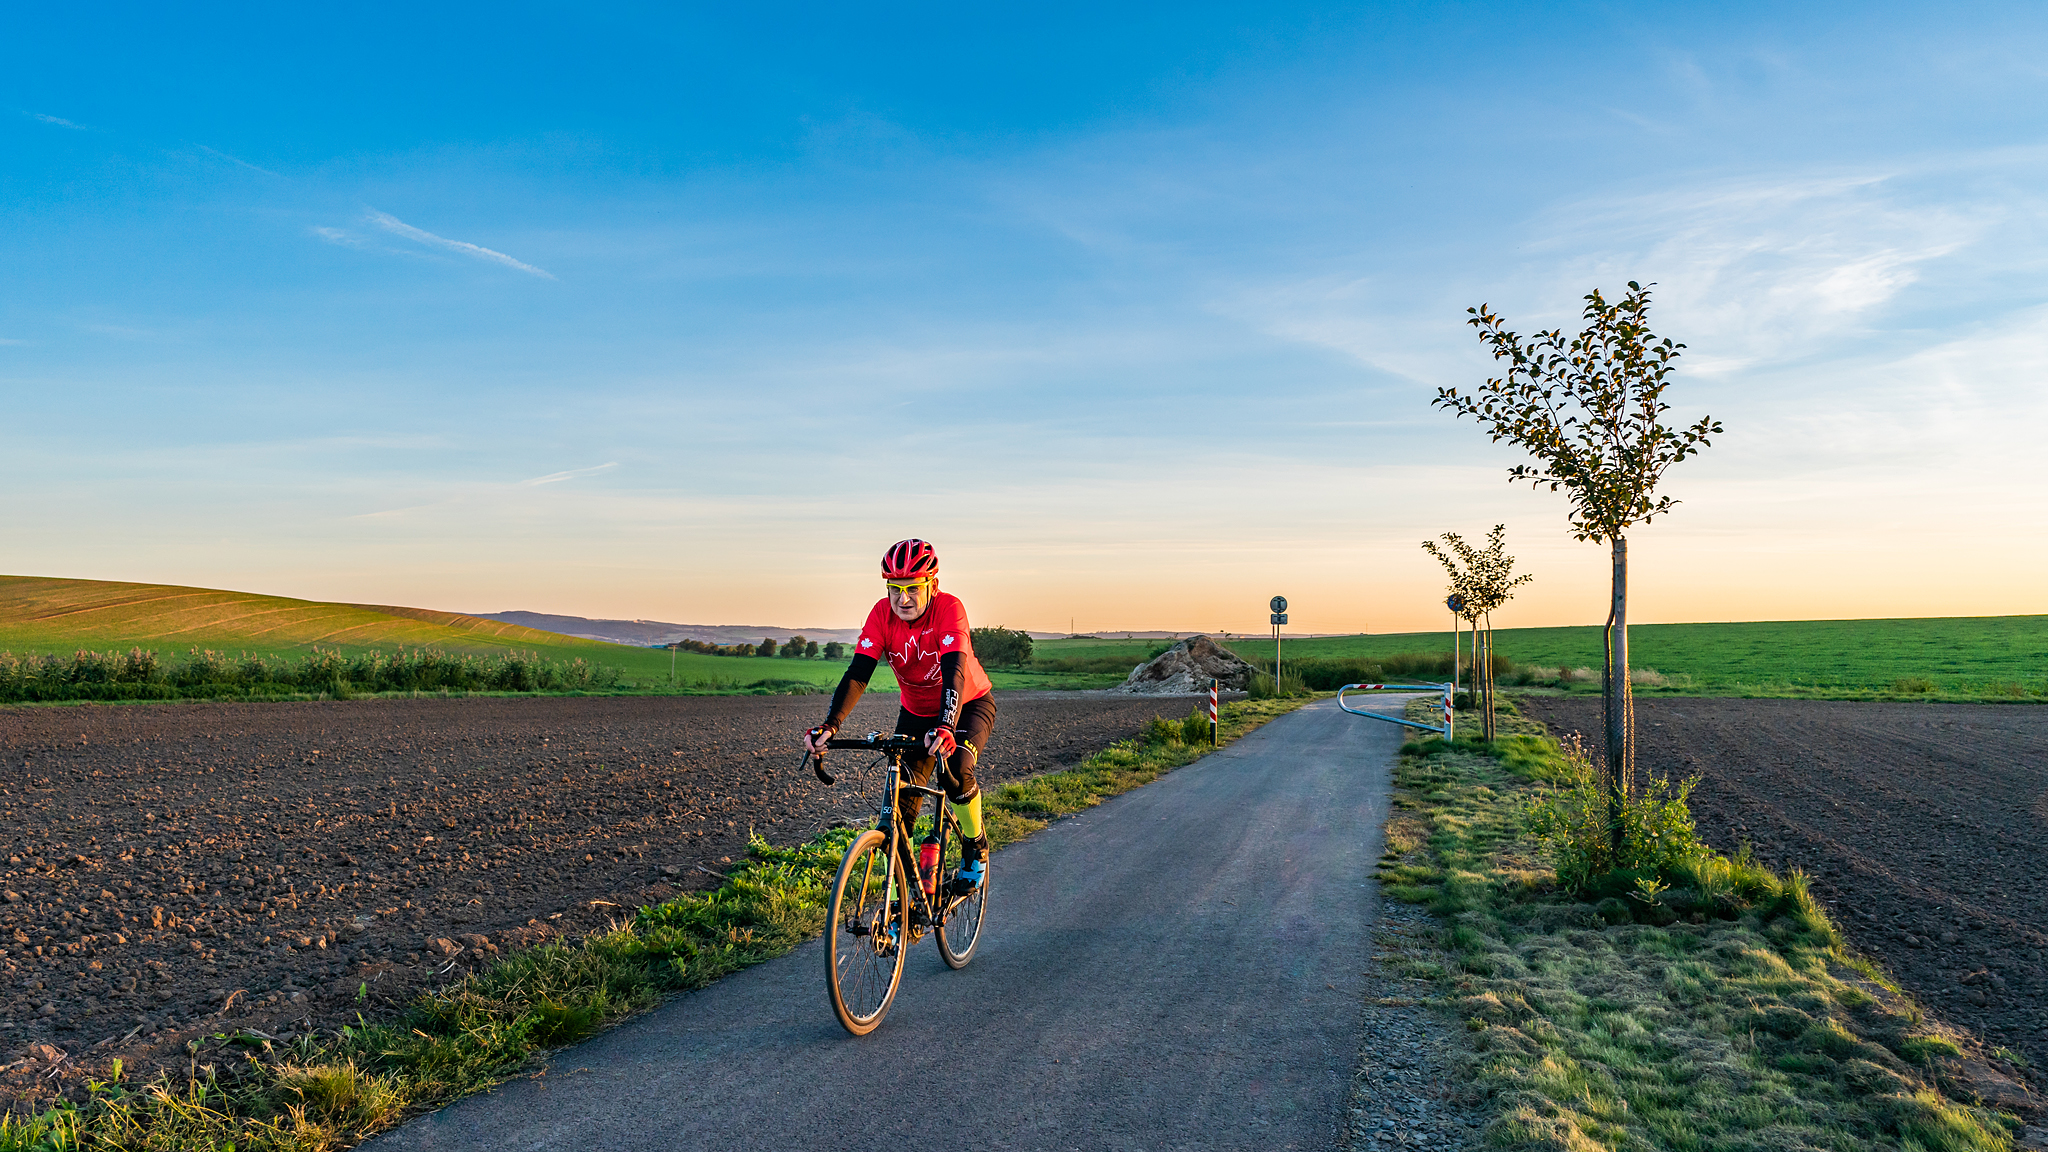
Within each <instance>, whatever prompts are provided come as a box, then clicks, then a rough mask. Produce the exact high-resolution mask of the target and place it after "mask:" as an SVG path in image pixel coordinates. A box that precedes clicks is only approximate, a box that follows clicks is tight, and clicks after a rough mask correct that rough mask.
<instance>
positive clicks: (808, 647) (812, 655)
mask: <svg viewBox="0 0 2048 1152" xmlns="http://www.w3.org/2000/svg"><path fill="white" fill-rule="evenodd" d="M817 658H818V642H817V641H816V640H811V641H808V642H806V643H805V644H804V659H806V660H816V659H817Z"/></svg>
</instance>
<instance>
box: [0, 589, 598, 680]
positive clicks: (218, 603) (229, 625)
mask: <svg viewBox="0 0 2048 1152" xmlns="http://www.w3.org/2000/svg"><path fill="white" fill-rule="evenodd" d="M316 646H318V647H321V648H335V649H340V650H343V651H347V650H354V649H369V648H381V649H393V648H398V647H406V648H417V647H427V648H441V649H445V650H447V651H451V652H474V653H479V654H487V653H494V652H506V651H511V650H514V649H520V650H540V649H550V650H552V649H565V648H574V649H576V650H577V651H576V652H574V653H573V654H574V655H580V656H584V657H585V658H586V659H589V658H592V657H593V656H594V655H595V651H596V650H598V649H605V648H611V647H615V646H614V645H608V644H599V643H597V642H595V641H590V640H581V639H577V638H575V637H570V636H563V635H559V634H557V633H553V632H543V631H540V630H539V629H536V628H524V627H521V626H519V625H517V624H507V623H504V622H502V621H498V620H483V619H479V618H477V617H475V616H462V615H458V614H456V613H453V612H436V611H432V610H430V609H424V608H397V607H389V606H380V605H371V604H329V603H323V602H320V601H316V600H294V599H291V598H289V597H285V596H265V595H261V594H259V593H254V592H225V591H221V590H219V589H213V588H187V587H182V586H179V585H175V584H128V583H122V582H117V581H109V580H70V579H62V578H57V577H46V576H0V649H4V650H7V651H12V652H17V653H29V652H69V651H73V650H76V649H79V648H92V649H123V648H151V649H155V650H157V651H160V652H182V651H185V650H187V649H191V648H202V649H205V648H210V649H215V650H220V651H235V652H245V651H246V652H251V653H261V654H265V655H270V654H277V655H295V654H299V653H303V652H308V651H310V650H312V649H313V648H314V647H316ZM586 650H589V651H586Z"/></svg>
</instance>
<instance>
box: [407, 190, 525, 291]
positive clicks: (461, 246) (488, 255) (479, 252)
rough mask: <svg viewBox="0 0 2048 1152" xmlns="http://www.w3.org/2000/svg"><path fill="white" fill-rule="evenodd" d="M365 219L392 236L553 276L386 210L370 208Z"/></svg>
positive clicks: (491, 249)
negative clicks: (429, 229) (420, 225)
mask: <svg viewBox="0 0 2048 1152" xmlns="http://www.w3.org/2000/svg"><path fill="white" fill-rule="evenodd" d="M367 219H368V220H369V222H370V223H372V224H375V225H376V226H377V227H379V228H382V229H384V230H385V231H386V232H389V233H391V234H392V235H394V236H403V237H405V238H406V239H408V240H415V241H418V242H419V243H421V244H427V245H431V246H433V247H435V248H442V249H446V250H447V251H450V252H455V253H459V254H461V255H464V256H469V257H473V258H474V259H477V260H487V261H490V262H491V263H493V264H503V265H504V266H505V267H507V268H516V269H518V270H519V271H521V272H525V273H527V274H529V275H532V276H539V277H541V278H543V279H546V280H553V279H554V278H555V276H554V274H553V273H552V272H549V271H547V270H546V269H543V268H536V267H534V266H533V265H531V264H528V263H526V262H525V261H522V260H517V259H514V258H513V257H510V256H507V255H505V254H504V253H503V252H499V251H497V250H496V249H493V248H485V247H484V246H482V245H480V244H471V243H469V242H468V241H465V240H450V239H449V238H447V237H446V236H436V235H434V234H433V233H432V232H429V231H427V230H426V229H424V228H415V227H413V226H412V225H410V224H407V223H406V222H405V221H403V220H400V219H399V218H398V217H396V216H393V215H390V214H389V213H386V212H379V211H377V210H376V209H374V208H373V209H371V210H370V214H369V216H368V217H367Z"/></svg>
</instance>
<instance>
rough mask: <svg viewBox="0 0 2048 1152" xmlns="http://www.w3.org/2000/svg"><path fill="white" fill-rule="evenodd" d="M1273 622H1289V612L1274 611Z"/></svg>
mask: <svg viewBox="0 0 2048 1152" xmlns="http://www.w3.org/2000/svg"><path fill="white" fill-rule="evenodd" d="M1273 623H1275V624H1285V623H1287V613H1285V612H1275V613H1273Z"/></svg>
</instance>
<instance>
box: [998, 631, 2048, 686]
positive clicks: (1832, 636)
mask: <svg viewBox="0 0 2048 1152" xmlns="http://www.w3.org/2000/svg"><path fill="white" fill-rule="evenodd" d="M1494 642H1495V646H1496V648H1497V649H1498V651H1499V653H1500V654H1501V655H1502V656H1504V657H1506V658H1507V659H1509V660H1512V661H1513V662H1515V663H1516V664H1518V665H1537V666H1542V667H1546V668H1557V667H1564V668H1568V669H1569V668H1591V669H1594V670H1595V671H1596V672H1597V671H1598V670H1599V668H1600V629H1599V628H1598V627H1597V626H1581V627H1572V628H1502V629H1499V630H1498V631H1496V632H1495V633H1494ZM1165 643H1167V642H1166V641H1158V640H1041V641H1039V642H1038V645H1037V648H1036V653H1037V655H1038V656H1039V657H1041V658H1045V659H1060V658H1080V657H1085V658H1089V659H1096V660H1105V661H1106V660H1108V659H1111V658H1119V659H1122V660H1124V661H1126V662H1127V663H1130V664H1136V663H1138V662H1139V661H1140V660H1143V659H1144V658H1145V657H1146V656H1147V655H1148V654H1149V653H1151V652H1153V651H1155V650H1157V649H1158V648H1160V647H1162V646H1163V645H1164V644H1165ZM1226 643H1227V645H1228V646H1229V647H1230V648H1231V649H1233V650H1234V651H1236V652H1237V653H1238V654H1239V655H1241V656H1243V657H1244V658H1245V659H1247V660H1251V661H1253V662H1254V663H1258V664H1261V665H1264V666H1268V667H1270V666H1271V663H1272V660H1273V642H1272V640H1271V639H1270V638H1268V637H1250V638H1247V639H1232V640H1230V641H1227V642H1226ZM1449 648H1450V639H1449V634H1448V633H1445V632H1411V633H1400V634H1393V635H1385V636H1332V637H1324V638H1320V639H1313V640H1289V641H1287V642H1286V644H1285V647H1284V658H1286V659H1305V658H1316V657H1323V658H1338V659H1342V658H1360V659H1368V660H1369V659H1377V658H1384V657H1387V656H1391V655H1394V654H1395V653H1401V652H1445V651H1448V650H1449ZM1629 648H1630V654H1631V660H1630V663H1631V664H1632V665H1633V666H1634V667H1635V668H1638V669H1649V668H1654V669H1656V670H1657V671H1659V672H1661V673H1664V674H1665V675H1666V676H1667V677H1670V678H1672V679H1673V680H1674V681H1675V682H1676V683H1675V685H1674V687H1672V688H1670V689H1666V690H1670V691H1692V692H1699V693H1708V694H1715V695H1725V694H1769V695H1778V694H1792V695H1802V694H1819V695H1852V696H1853V695H1858V694H1875V695H1932V696H1936V697H1948V696H1960V697H1971V698H1984V697H1991V698H2000V697H2022V696H2038V695H2039V694H2041V693H2042V692H2044V691H2048V616H1950V617H1933V618H1924V619H1904V620H1793V621H1760V622H1755V623H1737V624H1639V625H1636V626H1635V627H1633V628H1630V629H1629ZM1685 681H1689V683H1686V682H1685ZM1915 681H1924V682H1926V686H1925V687H1922V686H1921V685H1920V684H1917V683H1914V682H1915ZM1587 690H1591V688H1590V687H1589V688H1588V689H1587Z"/></svg>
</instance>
